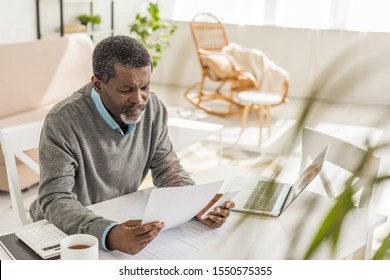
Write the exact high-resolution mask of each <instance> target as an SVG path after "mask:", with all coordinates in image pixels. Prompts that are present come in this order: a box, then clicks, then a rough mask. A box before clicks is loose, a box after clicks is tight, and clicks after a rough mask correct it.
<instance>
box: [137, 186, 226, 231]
mask: <svg viewBox="0 0 390 280" xmlns="http://www.w3.org/2000/svg"><path fill="white" fill-rule="evenodd" d="M222 183H223V181H218V182H214V183H209V184H204V185H194V186H184V187H169V188H158V189H154V190H153V191H152V192H151V194H150V196H149V200H148V204H147V205H146V210H145V213H144V217H143V219H142V223H143V224H145V223H149V222H154V221H160V222H164V223H165V227H164V230H166V229H170V228H173V227H177V226H179V225H181V224H184V223H186V222H188V221H189V220H191V219H192V218H193V217H195V215H196V214H198V213H199V212H200V210H202V209H203V208H204V207H205V206H206V205H207V204H208V203H209V202H210V201H211V199H212V198H213V197H214V196H215V195H216V194H217V192H218V190H219V189H220V187H221V185H222Z"/></svg>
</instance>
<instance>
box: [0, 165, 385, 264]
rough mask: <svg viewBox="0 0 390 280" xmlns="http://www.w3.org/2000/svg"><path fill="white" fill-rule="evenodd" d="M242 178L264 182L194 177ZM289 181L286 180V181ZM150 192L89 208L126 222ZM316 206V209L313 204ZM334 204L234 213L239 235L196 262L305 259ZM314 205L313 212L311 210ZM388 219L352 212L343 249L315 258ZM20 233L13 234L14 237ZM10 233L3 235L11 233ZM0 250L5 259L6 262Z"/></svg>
mask: <svg viewBox="0 0 390 280" xmlns="http://www.w3.org/2000/svg"><path fill="white" fill-rule="evenodd" d="M237 177H242V178H246V179H248V178H252V179H256V178H259V177H260V175H259V174H255V173H253V172H249V171H248V170H245V169H243V168H240V167H233V166H228V165H222V166H218V167H216V168H213V169H211V170H208V171H206V172H201V173H198V174H194V175H193V178H194V180H195V181H196V183H197V184H203V183H207V182H211V181H216V180H220V179H224V180H225V181H224V185H223V186H222V188H221V190H222V191H224V190H226V189H227V188H228V186H229V185H230V183H231V181H232V180H233V179H236V178H237ZM286 182H287V181H286ZM149 192H150V189H145V190H142V191H139V192H135V193H132V194H128V195H125V196H121V197H118V198H115V199H112V200H108V201H104V202H101V203H97V204H95V205H92V206H90V207H89V208H90V209H91V210H93V211H94V212H95V213H96V214H98V215H103V216H105V217H107V218H110V219H113V220H117V221H119V222H121V221H123V219H124V216H123V211H124V209H127V207H128V206H129V205H131V204H132V203H134V202H136V201H138V200H139V199H140V198H142V197H143V196H144V195H147V194H148V193H149ZM312 202H315V204H312ZM334 203H335V200H333V199H329V198H326V197H323V196H320V195H317V194H314V193H312V192H310V191H304V192H303V193H302V194H301V195H300V197H299V198H298V199H296V200H295V201H294V203H293V204H292V205H291V206H290V207H289V208H288V209H287V210H286V211H285V212H284V213H283V214H282V215H281V216H280V217H278V218H274V217H267V216H260V215H248V214H242V213H237V212H233V213H232V214H231V217H230V218H229V224H234V227H235V229H234V231H232V232H231V233H229V234H228V236H227V237H225V238H224V239H223V240H221V241H220V242H217V243H215V244H213V245H212V246H209V247H207V248H206V249H202V250H200V251H199V252H198V254H197V255H196V256H194V258H197V259H302V258H303V256H304V254H305V252H306V251H307V249H308V246H309V245H310V243H311V241H312V240H313V237H314V236H315V234H316V233H317V230H318V228H319V226H320V225H321V223H322V221H323V219H324V217H325V215H326V214H327V213H328V211H329V210H330V209H331V207H332V206H333V205H334ZM311 205H312V206H313V207H312V208H310V207H309V206H311ZM386 220H387V217H386V216H383V215H380V214H377V213H372V212H370V211H368V210H367V209H358V208H356V209H353V210H352V211H350V213H349V214H348V215H347V217H346V219H345V221H344V223H343V226H342V230H341V233H340V237H339V246H338V248H337V250H336V252H335V254H332V253H331V251H330V249H329V248H330V247H329V246H328V245H329V244H325V245H324V246H322V247H320V249H319V250H318V251H317V252H316V254H315V255H314V257H313V258H315V259H342V258H345V257H347V256H349V255H350V254H352V253H353V252H354V251H356V250H358V249H359V248H361V247H362V246H364V245H365V243H366V240H367V234H369V233H372V231H373V230H374V229H375V228H376V227H377V226H379V225H381V224H382V223H384V222H385V221H386ZM44 223H46V221H40V222H37V223H32V224H29V225H26V226H24V227H23V228H28V227H34V226H38V225H41V224H44ZM16 230H20V228H19V229H14V230H13V232H15V231H16ZM6 233H9V232H4V233H3V234H6ZM1 251H2V250H0V259H7V256H6V255H5V252H1ZM99 258H100V259H114V258H115V257H114V256H113V255H112V254H110V253H107V252H105V251H102V250H101V251H100V254H99Z"/></svg>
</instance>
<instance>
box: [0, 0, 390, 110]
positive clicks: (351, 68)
mask: <svg viewBox="0 0 390 280" xmlns="http://www.w3.org/2000/svg"><path fill="white" fill-rule="evenodd" d="M72 1H74V0H72ZM81 1H86V0H81ZM86 2H88V1H86ZM109 2H110V1H104V0H99V1H97V0H96V1H95V6H94V8H95V13H98V14H100V15H102V18H103V22H102V29H103V30H104V29H105V27H107V26H109V5H108V4H107V3H109ZM142 5H145V1H144V0H132V1H128V0H115V26H116V27H117V32H116V33H117V34H128V30H129V25H130V23H131V21H132V20H133V19H134V16H135V14H136V13H137V12H138V11H139V10H140V9H141V7H142ZM164 8H165V9H167V8H169V7H164ZM58 9H59V8H58V1H56V0H41V17H42V22H41V25H42V31H43V32H46V33H52V31H53V30H54V29H56V28H58V26H59V12H58ZM83 12H89V5H88V4H86V3H66V4H65V22H66V23H69V22H75V16H76V15H77V14H79V13H83ZM35 13H36V12H35V0H17V1H15V0H0V44H7V43H15V42H21V41H30V40H35V39H36V15H35ZM163 13H164V12H163ZM165 13H166V11H165ZM15 15H16V16H15ZM178 24H179V29H178V31H177V33H175V34H174V36H173V37H172V40H171V46H170V47H169V48H168V49H167V50H166V52H165V54H164V57H163V59H162V61H161V62H160V64H159V66H158V67H157V69H155V72H154V74H153V81H154V82H156V83H162V84H171V85H178V86H183V87H188V86H189V85H191V84H193V83H195V82H197V81H199V80H200V67H199V63H198V60H197V57H196V52H195V48H194V44H193V40H192V37H191V33H190V29H189V26H188V23H187V22H178ZM227 30H228V34H229V37H230V41H232V42H235V43H238V44H240V45H242V46H244V47H251V48H259V49H261V50H263V51H264V52H265V53H266V54H267V55H268V56H269V57H270V58H271V59H272V60H274V61H275V62H276V63H277V64H279V65H280V66H282V67H283V68H285V69H286V70H287V71H288V72H289V73H290V76H291V84H290V96H296V97H306V96H309V95H310V94H312V92H313V91H312V89H313V87H314V88H316V89H319V91H318V92H319V94H320V96H319V97H320V98H323V99H328V100H345V101H349V102H351V101H352V102H359V103H361V102H368V103H373V104H390V93H389V90H388V88H389V87H388V85H387V84H388V83H387V81H388V79H389V78H388V77H390V55H388V52H389V50H390V34H389V33H361V32H348V31H336V30H322V31H319V30H309V29H294V28H279V27H266V26H261V27H259V26H257V27H255V26H245V27H244V26H237V25H227ZM107 35H108V33H102V34H101V38H103V37H105V36H107ZM56 36H58V34H57V35H56ZM99 39H100V38H99V37H98V36H95V41H96V42H97V41H99Z"/></svg>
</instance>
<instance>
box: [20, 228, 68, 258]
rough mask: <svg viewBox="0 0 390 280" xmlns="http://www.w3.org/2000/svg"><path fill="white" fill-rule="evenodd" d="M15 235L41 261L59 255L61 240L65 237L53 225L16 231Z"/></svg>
mask: <svg viewBox="0 0 390 280" xmlns="http://www.w3.org/2000/svg"><path fill="white" fill-rule="evenodd" d="M15 235H16V236H17V237H19V239H20V240H22V241H23V242H24V243H25V244H26V245H27V246H29V247H30V248H31V249H32V250H33V251H34V252H35V253H37V254H38V255H39V256H41V258H42V259H49V258H52V257H55V256H58V255H60V243H61V240H62V239H63V238H64V237H66V236H67V234H65V233H64V232H62V231H61V230H60V229H59V228H57V227H56V226H55V225H53V224H47V225H43V226H39V227H37V228H32V229H26V230H22V231H18V232H16V233H15Z"/></svg>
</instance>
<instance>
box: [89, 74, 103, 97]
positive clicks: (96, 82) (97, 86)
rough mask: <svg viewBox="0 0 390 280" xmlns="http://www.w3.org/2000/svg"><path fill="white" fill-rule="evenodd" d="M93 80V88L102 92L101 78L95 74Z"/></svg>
mask: <svg viewBox="0 0 390 280" xmlns="http://www.w3.org/2000/svg"><path fill="white" fill-rule="evenodd" d="M91 82H92V86H93V88H94V89H95V90H96V91H97V92H98V93H100V90H101V86H100V84H101V82H100V81H99V79H98V78H96V77H95V76H92V78H91Z"/></svg>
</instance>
